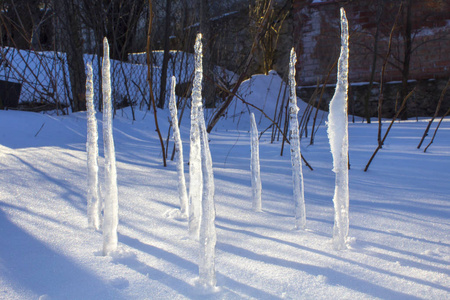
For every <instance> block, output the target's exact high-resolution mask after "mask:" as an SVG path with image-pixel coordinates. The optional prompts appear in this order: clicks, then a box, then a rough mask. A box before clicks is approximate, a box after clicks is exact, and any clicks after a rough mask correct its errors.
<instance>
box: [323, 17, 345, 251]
mask: <svg viewBox="0 0 450 300" xmlns="http://www.w3.org/2000/svg"><path fill="white" fill-rule="evenodd" d="M347 90H348V23H347V17H346V15H345V11H344V9H343V8H341V55H340V57H339V63H338V82H337V85H336V92H335V94H334V96H333V99H331V102H330V113H329V115H328V138H329V140H330V147H331V153H332V155H333V172H335V173H336V185H335V190H334V197H333V203H334V228H333V246H334V248H335V249H336V250H340V249H346V248H347V244H346V239H347V236H348V228H349V219H348V208H349V190H348V116H347V98H348V95H347Z"/></svg>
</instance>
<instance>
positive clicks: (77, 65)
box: [54, 0, 86, 112]
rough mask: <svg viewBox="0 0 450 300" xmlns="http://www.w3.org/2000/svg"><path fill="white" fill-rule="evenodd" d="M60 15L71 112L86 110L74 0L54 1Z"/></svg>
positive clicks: (81, 58) (80, 42) (80, 46)
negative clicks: (67, 70) (70, 97)
mask: <svg viewBox="0 0 450 300" xmlns="http://www.w3.org/2000/svg"><path fill="white" fill-rule="evenodd" d="M54 3H55V6H56V7H57V11H58V15H59V16H60V24H61V30H60V31H59V32H60V34H61V38H60V39H59V40H60V41H61V43H62V48H63V51H65V52H66V55H67V65H68V68H69V78H70V87H71V92H72V101H71V106H72V112H77V111H84V110H86V97H85V95H86V86H85V83H86V73H85V70H84V60H83V41H82V38H81V24H80V10H79V5H78V4H77V2H76V1H75V0H62V1H55V2H54Z"/></svg>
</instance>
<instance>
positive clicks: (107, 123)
mask: <svg viewBox="0 0 450 300" xmlns="http://www.w3.org/2000/svg"><path fill="white" fill-rule="evenodd" d="M110 74H111V64H110V61H109V44H108V40H107V39H106V37H105V38H104V39H103V62H102V93H103V145H104V151H105V199H104V203H105V209H104V219H103V255H108V254H110V253H111V252H113V251H116V249H117V226H118V224H119V199H118V187H117V169H116V153H115V148H114V137H113V136H114V134H113V124H112V123H113V119H112V103H111V75H110Z"/></svg>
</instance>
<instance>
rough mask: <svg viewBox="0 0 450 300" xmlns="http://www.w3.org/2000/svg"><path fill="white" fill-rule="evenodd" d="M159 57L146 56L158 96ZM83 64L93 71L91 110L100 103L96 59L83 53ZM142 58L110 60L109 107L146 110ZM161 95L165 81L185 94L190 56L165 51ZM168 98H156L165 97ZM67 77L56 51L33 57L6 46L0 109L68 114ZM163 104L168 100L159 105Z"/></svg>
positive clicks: (1, 51)
mask: <svg viewBox="0 0 450 300" xmlns="http://www.w3.org/2000/svg"><path fill="white" fill-rule="evenodd" d="M162 59H163V52H162V51H154V52H153V53H152V68H151V70H150V75H151V78H152V91H153V95H154V97H155V98H158V97H160V96H161V95H160V78H161V70H162V68H161V66H162ZM84 60H85V63H86V62H87V61H91V62H92V66H93V72H94V93H95V95H94V101H95V103H96V107H97V108H100V107H101V105H99V102H100V99H101V70H99V67H100V68H101V58H100V59H99V58H98V57H97V56H96V55H91V54H85V55H84ZM146 61H147V55H146V53H136V54H130V55H129V56H128V61H127V62H122V61H118V60H111V81H112V82H111V85H112V98H113V101H114V108H116V109H118V108H122V107H126V106H130V105H132V106H134V107H139V108H140V109H144V108H150V87H149V84H148V81H147V78H148V73H149V72H148V68H147V63H146ZM167 75H168V76H167V84H166V86H167V90H168V87H169V86H170V85H169V81H170V77H171V76H175V77H176V78H177V82H178V84H179V85H180V86H184V87H185V88H184V90H183V91H180V93H181V94H183V93H184V94H185V96H187V94H188V93H189V85H190V82H191V81H192V75H193V56H192V54H189V53H186V52H181V51H171V52H170V59H169V64H168V68H167ZM167 94H168V93H166V94H165V95H162V96H163V97H167V96H168V95H167ZM71 99H72V96H71V89H70V74H69V69H68V66H67V58H66V55H65V53H62V52H54V51H47V52H37V51H32V50H18V49H16V48H12V47H3V48H0V100H1V101H0V106H2V107H3V108H8V109H22V110H33V111H42V110H55V109H56V111H59V112H63V113H69V112H70V104H71ZM165 102H166V103H167V102H168V101H165Z"/></svg>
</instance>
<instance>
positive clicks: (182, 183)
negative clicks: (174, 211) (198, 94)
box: [169, 76, 189, 218]
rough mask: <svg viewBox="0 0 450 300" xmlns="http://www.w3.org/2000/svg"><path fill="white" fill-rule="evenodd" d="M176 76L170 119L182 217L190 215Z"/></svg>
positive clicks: (173, 79) (171, 87) (173, 81)
mask: <svg viewBox="0 0 450 300" xmlns="http://www.w3.org/2000/svg"><path fill="white" fill-rule="evenodd" d="M175 86H176V78H175V76H172V84H171V86H170V102H169V109H170V119H171V122H172V128H173V139H174V143H175V152H176V154H177V173H178V195H179V198H180V217H182V218H186V217H187V216H188V215H189V211H188V209H189V206H188V205H189V197H188V194H187V190H186V178H185V176H184V159H183V142H182V141H181V136H180V129H179V128H178V110H177V103H176V96H175Z"/></svg>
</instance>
